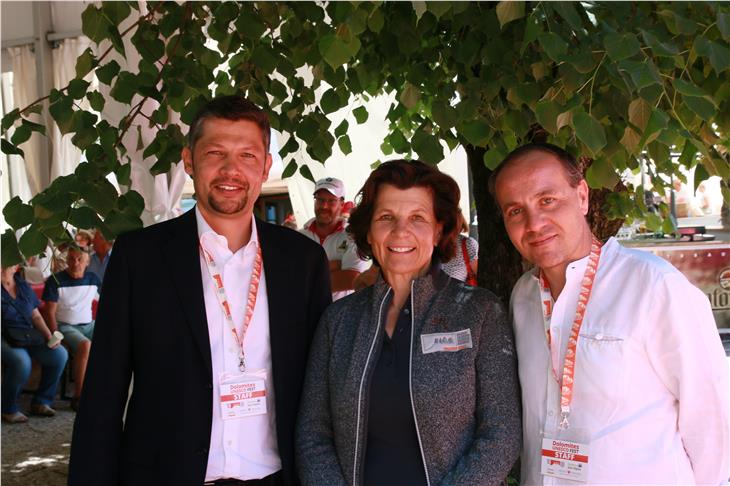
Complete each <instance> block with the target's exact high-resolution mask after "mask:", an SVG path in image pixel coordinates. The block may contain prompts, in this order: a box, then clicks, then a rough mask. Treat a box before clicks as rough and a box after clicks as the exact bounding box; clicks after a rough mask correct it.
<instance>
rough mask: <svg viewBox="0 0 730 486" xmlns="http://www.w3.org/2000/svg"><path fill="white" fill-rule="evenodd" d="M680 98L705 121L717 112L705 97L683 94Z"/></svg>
mask: <svg viewBox="0 0 730 486" xmlns="http://www.w3.org/2000/svg"><path fill="white" fill-rule="evenodd" d="M682 100H683V101H684V104H685V105H687V107H688V108H689V109H690V110H692V111H693V112H695V113H696V114H697V115H698V116H699V117H700V118H702V119H703V120H705V121H710V120H712V117H714V116H715V114H716V113H717V110H716V109H715V105H714V104H712V102H710V101H708V100H707V98H704V97H699V96H683V97H682Z"/></svg>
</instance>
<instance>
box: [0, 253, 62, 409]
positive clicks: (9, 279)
mask: <svg viewBox="0 0 730 486" xmlns="http://www.w3.org/2000/svg"><path fill="white" fill-rule="evenodd" d="M17 270H18V265H13V266H10V267H7V268H3V269H2V336H3V337H2V365H3V377H2V378H3V383H2V419H3V421H5V422H9V423H21V422H27V421H28V417H26V416H25V415H24V414H23V413H22V412H20V410H18V403H17V402H18V397H19V396H20V392H21V391H22V390H23V385H25V383H26V382H27V381H28V378H29V377H30V369H31V358H32V359H35V360H37V361H38V362H39V363H40V364H41V380H40V382H39V384H38V389H37V390H36V392H35V394H34V396H33V401H32V402H31V406H30V412H31V414H33V415H40V416H43V417H52V416H53V415H55V413H56V412H55V410H53V409H52V408H51V405H52V404H53V398H54V397H55V396H56V387H57V386H58V380H59V379H60V377H61V373H63V368H64V366H66V360H67V359H68V353H67V352H66V349H64V348H63V347H62V346H59V343H56V344H55V345H54V346H53V347H48V345H47V344H46V343H47V342H48V340H49V339H51V331H50V329H48V326H46V323H45V321H44V320H43V317H42V316H41V314H40V312H38V305H39V304H40V301H39V300H38V297H37V296H36V295H35V293H34V292H33V289H31V287H30V285H28V283H27V282H26V281H25V280H23V279H22V278H21V277H20V275H19V274H17V273H16V272H17ZM33 329H35V330H37V332H33ZM24 335H28V336H31V335H35V336H36V338H37V339H36V341H35V342H32V341H31V339H27V340H26V341H25V342H23V339H24Z"/></svg>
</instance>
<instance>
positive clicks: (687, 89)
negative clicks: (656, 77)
mask: <svg viewBox="0 0 730 486" xmlns="http://www.w3.org/2000/svg"><path fill="white" fill-rule="evenodd" d="M672 86H674V89H676V90H677V91H679V93H680V94H683V95H685V96H708V94H707V93H706V92H705V91H703V90H702V89H701V88H698V87H697V86H695V85H694V84H692V83H689V82H687V81H684V80H683V79H673V80H672Z"/></svg>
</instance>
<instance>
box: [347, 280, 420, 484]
mask: <svg viewBox="0 0 730 486" xmlns="http://www.w3.org/2000/svg"><path fill="white" fill-rule="evenodd" d="M390 290H391V289H390V288H388V291H387V292H386V293H385V296H383V301H382V302H381V303H380V309H379V310H378V326H377V327H376V328H375V334H374V335H373V341H372V342H371V343H370V351H368V357H367V359H366V360H365V367H364V368H363V370H362V377H361V378H360V391H359V392H358V395H357V425H356V426H355V457H354V458H353V461H352V484H353V486H356V485H357V473H358V469H359V467H358V464H357V453H358V447H359V445H360V417H361V416H362V389H363V386H364V385H365V375H366V374H367V371H368V363H370V358H371V357H372V355H373V349H374V348H375V341H377V340H378V334H379V333H380V323H381V319H382V317H383V304H385V301H386V300H387V299H388V294H390ZM419 442H420V439H419Z"/></svg>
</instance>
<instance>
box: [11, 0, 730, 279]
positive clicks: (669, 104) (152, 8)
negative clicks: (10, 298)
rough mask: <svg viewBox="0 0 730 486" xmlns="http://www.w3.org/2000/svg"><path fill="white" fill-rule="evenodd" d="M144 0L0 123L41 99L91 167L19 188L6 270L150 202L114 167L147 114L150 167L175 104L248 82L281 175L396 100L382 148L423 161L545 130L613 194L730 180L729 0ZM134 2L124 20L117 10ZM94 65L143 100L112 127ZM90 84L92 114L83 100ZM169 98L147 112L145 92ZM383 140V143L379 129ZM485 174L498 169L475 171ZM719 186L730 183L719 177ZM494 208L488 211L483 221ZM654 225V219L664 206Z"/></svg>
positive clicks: (92, 22) (102, 14) (488, 151)
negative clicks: (37, 188) (667, 182)
mask: <svg viewBox="0 0 730 486" xmlns="http://www.w3.org/2000/svg"><path fill="white" fill-rule="evenodd" d="M146 7H147V8H146V11H145V12H139V11H137V3H136V2H103V3H102V4H101V6H100V7H99V6H96V5H89V6H88V8H87V9H86V10H85V12H84V14H83V18H82V20H83V32H84V34H86V35H87V36H88V37H89V38H91V39H92V40H93V41H94V42H96V43H105V44H104V45H106V43H108V44H109V45H110V47H109V48H108V49H107V50H106V51H104V52H101V53H99V54H98V55H95V54H94V53H93V52H92V51H91V50H87V51H86V52H85V53H84V54H83V55H82V56H81V57H79V59H78V61H77V64H76V74H77V79H75V80H73V81H71V83H70V84H69V85H68V86H67V87H66V88H64V89H61V90H53V91H52V92H51V93H50V94H49V95H48V96H47V97H44V98H42V99H41V100H38V101H36V102H35V103H33V104H31V105H30V106H28V107H24V108H23V109H21V110H15V111H13V112H11V113H9V114H8V115H7V116H5V118H4V119H3V120H2V133H3V138H2V150H3V152H5V153H7V154H12V153H16V154H20V155H22V154H23V152H22V150H21V149H20V147H19V145H20V144H22V143H23V142H25V141H26V140H27V139H28V138H29V137H30V134H31V133H32V132H34V131H37V132H40V133H45V127H44V126H43V125H39V124H36V123H33V122H31V121H30V120H29V119H28V115H30V114H31V113H33V112H38V111H39V110H40V107H41V106H42V105H41V102H42V101H44V100H45V99H48V101H49V103H50V107H49V110H50V114H51V116H52V117H53V119H54V120H55V122H56V123H57V124H58V126H59V128H60V129H61V132H62V133H71V134H73V143H74V144H75V145H77V146H78V147H79V148H81V149H82V150H83V151H84V152H85V156H86V160H87V162H85V163H82V164H81V165H79V167H78V169H77V170H76V172H75V173H74V174H72V175H70V176H66V177H61V178H58V179H56V180H54V181H53V183H52V184H51V185H50V187H48V188H47V189H46V190H44V191H43V192H41V193H40V194H38V195H37V196H35V197H34V198H33V199H32V200H31V201H30V202H29V203H28V204H25V203H23V202H22V201H20V200H19V199H17V198H16V199H13V200H12V201H10V203H8V204H7V205H6V207H5V208H4V210H3V214H4V215H5V219H6V221H7V222H8V224H9V225H10V226H11V227H12V228H13V229H14V230H18V229H21V228H26V229H27V231H26V233H25V234H24V235H23V237H22V238H21V239H20V241H19V242H17V241H16V239H15V237H14V235H13V233H12V232H11V231H9V232H7V233H6V234H5V235H3V238H2V240H3V241H2V249H3V264H4V265H6V264H10V263H13V262H17V261H19V260H20V258H21V253H22V254H23V255H32V254H34V253H37V252H39V251H40V250H41V249H42V248H43V247H45V244H46V243H47V242H48V241H51V242H52V243H54V244H60V243H62V242H64V241H68V240H69V239H70V235H69V233H68V231H67V229H66V228H67V225H68V224H72V225H74V226H77V227H80V228H86V227H92V226H99V227H101V228H102V229H103V231H104V232H105V233H107V234H108V235H109V236H112V235H115V234H118V233H120V232H123V231H126V230H129V229H133V228H136V227H139V226H141V221H140V218H139V215H140V214H141V211H142V209H143V206H144V201H143V200H142V198H141V197H140V196H139V195H138V194H137V193H135V192H133V191H129V192H127V193H125V194H124V195H121V196H120V195H119V194H118V193H117V192H116V190H115V189H114V187H113V186H112V185H111V184H109V183H108V182H107V180H106V176H107V175H108V174H110V173H112V172H113V173H114V174H115V175H116V176H117V179H118V180H119V182H120V183H121V184H122V185H127V184H128V183H129V175H130V167H129V164H128V161H129V157H128V154H127V150H128V149H127V147H125V146H124V145H123V144H122V143H121V142H120V140H121V139H122V137H123V136H124V135H125V134H126V133H127V132H128V131H130V130H132V133H134V131H139V128H140V127H141V126H144V125H148V126H151V127H156V128H157V135H156V137H155V139H154V141H153V142H152V143H151V144H150V145H148V146H147V147H146V148H144V147H143V146H142V144H141V142H140V143H138V145H137V150H142V149H144V156H145V157H153V158H155V159H156V163H155V164H154V166H153V167H152V172H153V173H154V174H160V173H165V172H167V171H169V170H170V168H171V165H172V164H174V163H177V162H178V160H179V153H180V149H181V148H182V146H183V144H184V137H183V131H184V130H183V129H181V128H180V127H178V126H176V125H169V124H168V120H169V118H170V113H171V112H178V113H180V115H181V118H182V121H183V122H184V123H188V122H190V120H191V119H192V117H193V115H194V113H195V111H196V110H197V109H198V108H199V107H200V105H201V104H202V103H203V102H204V101H205V100H206V99H209V98H211V97H212V96H214V95H219V94H232V93H242V94H244V95H246V96H247V97H248V98H249V99H251V100H252V101H254V102H255V103H257V104H259V105H260V106H262V107H264V109H265V110H266V111H267V112H268V113H269V114H270V116H271V121H272V126H273V128H275V129H276V130H279V131H280V132H281V133H283V134H288V135H290V137H289V138H288V141H287V142H286V144H284V146H283V147H282V149H281V151H280V153H281V155H282V157H283V158H284V159H285V164H286V168H285V171H284V175H285V176H290V175H292V174H294V173H295V172H296V171H299V172H300V173H301V174H302V175H304V176H305V177H308V178H311V172H310V171H309V169H308V168H307V167H306V165H303V164H302V165H300V164H298V162H297V161H296V158H297V157H295V155H296V154H297V152H298V151H299V150H306V152H307V153H308V154H309V155H310V156H311V157H312V158H313V159H314V160H317V161H320V162H322V163H324V162H325V161H326V160H327V159H328V158H329V157H330V156H331V155H332V147H333V146H334V145H335V143H337V145H338V146H339V147H340V149H341V150H342V151H343V152H344V153H349V152H350V151H351V150H352V146H351V145H352V144H351V142H350V139H349V136H348V129H349V128H350V127H349V126H348V122H347V121H344V122H342V123H341V124H339V125H338V126H336V127H334V126H332V122H331V120H330V118H329V115H330V114H332V113H334V112H335V111H338V110H340V109H343V108H345V109H348V110H351V112H352V115H353V117H354V119H355V121H356V122H357V123H364V122H365V121H366V120H367V118H368V112H367V109H366V108H365V107H364V106H362V101H363V100H367V99H368V98H370V97H373V96H377V95H380V94H385V93H387V94H394V95H395V96H394V99H395V101H394V102H393V104H392V106H391V107H390V110H389V112H388V115H387V117H388V120H389V122H390V132H389V134H388V136H387V137H386V138H385V140H383V141H382V145H381V150H382V152H383V153H384V155H386V156H387V155H390V154H392V153H399V154H406V155H409V154H410V155H415V156H417V157H419V158H420V159H422V160H424V161H426V162H429V163H434V164H435V163H438V162H439V161H440V160H442V158H443V155H444V153H443V151H444V146H443V145H442V143H441V142H443V143H444V144H445V145H446V146H447V147H449V148H451V149H453V148H455V147H456V146H457V145H459V144H464V145H469V146H472V147H479V148H482V149H484V150H483V153H484V160H483V163H484V164H485V165H486V166H487V167H488V168H489V169H493V168H494V167H496V166H497V165H498V164H499V162H500V161H501V160H502V158H503V157H504V155H506V153H507V152H508V151H510V150H512V149H513V148H515V147H516V146H518V145H519V144H521V143H524V142H526V141H528V140H530V139H531V138H532V137H533V136H534V135H535V133H537V132H540V133H542V134H543V135H545V136H547V139H548V141H551V142H553V143H556V144H558V145H561V146H565V147H568V149H569V150H571V151H572V152H574V153H575V154H578V155H583V156H588V157H591V158H592V159H593V163H592V165H591V166H590V168H589V170H588V173H587V178H588V181H589V183H590V184H591V186H593V187H596V188H598V187H606V188H613V187H614V185H615V183H616V182H617V181H618V177H619V174H621V173H622V172H624V171H625V170H627V169H632V170H636V169H637V167H638V163H639V160H640V158H641V157H644V156H648V157H650V158H651V159H652V160H653V161H654V166H655V167H656V170H655V171H652V172H651V173H650V174H649V175H650V177H651V179H652V182H654V184H655V185H657V186H659V187H661V186H663V185H664V182H663V181H662V180H661V178H660V177H659V174H660V173H661V174H673V175H674V176H677V177H679V178H683V176H682V175H681V173H680V172H679V169H678V165H677V164H675V163H672V161H671V157H670V154H673V153H676V154H680V156H679V162H680V164H681V165H683V166H684V167H686V168H692V167H696V172H695V174H696V177H695V179H696V181H697V182H699V181H700V180H702V179H704V178H706V177H708V176H709V175H718V176H720V177H722V178H723V179H724V180H728V179H730V164H728V155H727V152H726V148H725V147H727V146H728V140H727V134H728V132H729V130H728V128H730V106H729V102H728V98H729V97H730V83H729V82H728V73H730V47H729V46H730V7H729V6H728V5H727V4H723V3H719V2H706V3H705V2H703V3H699V2H697V3H694V2H693V3H685V2H605V3H604V2H595V3H594V2H581V3H574V2H500V3H498V4H494V3H487V2H484V3H482V2H453V3H452V2H413V3H410V2H385V3H379V2H353V3H349V2H327V3H313V2H291V3H289V2H276V3H274V2H271V3H269V2H259V3H252V2H244V3H236V2H223V3H219V2H188V3H182V4H179V3H175V2H148V3H147V5H146ZM130 16H134V17H135V18H136V21H134V23H133V24H132V26H131V27H129V28H128V29H126V30H125V31H123V32H120V28H119V26H120V24H121V23H122V21H124V20H126V19H128V18H129V17H130ZM125 36H129V37H130V38H131V42H132V44H133V46H134V48H135V49H136V50H137V51H138V52H139V54H140V55H141V57H142V60H141V61H140V62H139V65H138V66H136V67H135V68H136V69H134V70H133V71H127V70H123V69H121V67H120V65H119V64H118V63H117V62H116V61H113V60H109V59H108V57H109V56H108V54H109V53H110V52H111V51H112V50H115V51H117V52H119V53H120V54H122V55H124V54H125V47H124V42H123V38H124V37H125ZM91 71H94V73H95V75H96V77H97V78H98V79H99V81H100V82H101V83H104V84H105V85H108V86H109V87H110V88H111V92H110V96H111V97H112V98H114V99H115V100H117V101H119V102H122V103H127V104H129V105H130V111H129V114H128V116H126V117H124V118H123V119H122V120H121V122H120V123H119V125H118V126H114V125H112V124H110V123H109V122H108V121H106V120H99V117H98V114H97V112H98V111H100V110H102V109H103V107H104V104H105V99H104V97H103V96H101V95H100V94H99V93H98V92H96V91H90V90H89V84H88V83H87V82H86V81H83V79H82V78H83V77H84V76H85V75H87V74H88V73H90V72H91ZM84 97H86V98H87V99H88V101H89V103H90V105H91V107H92V109H93V110H97V112H93V111H90V110H84V109H82V108H81V107H80V106H79V100H81V99H82V98H84ZM146 99H153V100H155V101H157V102H158V103H159V109H156V110H155V111H153V112H151V113H146V112H144V111H143V109H142V105H143V103H142V102H143V101H144V100H146ZM378 143H381V141H378ZM475 184H477V185H482V184H484V185H486V181H475ZM724 195H725V199H726V200H727V201H730V194H729V193H728V191H727V189H725V193H724ZM609 200H610V201H609V202H610V206H609V207H608V208H607V211H608V212H607V215H608V216H609V217H612V218H621V217H627V216H628V217H639V216H641V215H642V214H643V213H644V212H645V211H646V207H645V206H644V202H643V189H642V188H641V187H637V188H633V187H630V186H629V187H628V189H627V190H625V191H619V192H615V193H613V194H611V197H610V198H609ZM489 217H491V215H480V220H482V219H483V218H489ZM652 221H653V222H654V224H655V225H656V226H659V225H661V224H662V222H661V219H659V218H654V219H653V220H652Z"/></svg>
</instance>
